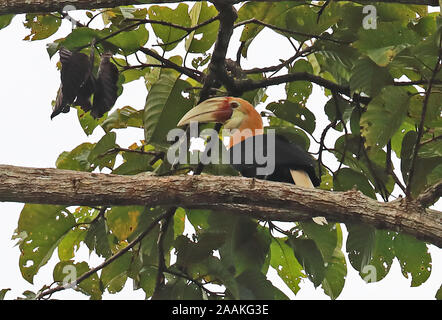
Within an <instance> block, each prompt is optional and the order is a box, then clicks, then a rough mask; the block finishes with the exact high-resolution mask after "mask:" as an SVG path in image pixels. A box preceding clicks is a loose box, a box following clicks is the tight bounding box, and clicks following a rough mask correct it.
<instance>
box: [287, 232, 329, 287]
mask: <svg viewBox="0 0 442 320" xmlns="http://www.w3.org/2000/svg"><path fill="white" fill-rule="evenodd" d="M289 243H290V245H291V247H292V248H293V250H294V252H295V257H296V259H297V260H298V261H299V263H300V264H301V265H302V267H303V269H304V270H305V272H306V273H307V275H308V278H309V279H310V280H311V281H312V282H313V285H314V286H315V287H317V286H319V285H320V284H321V282H322V280H324V277H325V266H324V259H323V258H322V254H321V252H320V251H319V249H318V247H317V246H316V243H315V241H313V240H310V239H290V241H289Z"/></svg>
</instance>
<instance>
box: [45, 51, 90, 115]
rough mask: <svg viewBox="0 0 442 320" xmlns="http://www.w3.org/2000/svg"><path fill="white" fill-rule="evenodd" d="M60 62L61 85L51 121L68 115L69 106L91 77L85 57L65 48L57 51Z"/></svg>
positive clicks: (87, 59) (87, 58) (88, 60)
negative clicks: (65, 114)
mask: <svg viewBox="0 0 442 320" xmlns="http://www.w3.org/2000/svg"><path fill="white" fill-rule="evenodd" d="M59 54H60V62H61V84H60V88H59V89H58V93H57V98H56V100H55V106H54V108H53V110H52V114H51V119H53V118H54V117H55V116H57V115H59V114H60V113H62V112H63V113H68V112H69V109H70V105H72V104H73V103H74V100H75V99H76V98H77V95H78V92H79V91H80V88H81V87H82V86H83V85H84V84H85V83H86V82H87V80H88V78H89V77H90V75H91V71H92V65H91V62H90V59H89V57H88V56H87V55H85V54H84V53H81V52H71V51H69V50H67V49H65V48H61V49H60V51H59Z"/></svg>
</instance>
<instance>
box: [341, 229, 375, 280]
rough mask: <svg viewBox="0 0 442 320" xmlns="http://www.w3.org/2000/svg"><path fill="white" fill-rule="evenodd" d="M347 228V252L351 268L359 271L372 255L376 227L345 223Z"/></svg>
mask: <svg viewBox="0 0 442 320" xmlns="http://www.w3.org/2000/svg"><path fill="white" fill-rule="evenodd" d="M346 227H347V230H348V237H347V244H346V248H347V253H348V260H349V261H350V263H351V265H352V266H353V268H355V269H356V270H358V271H359V272H360V271H361V270H363V269H364V267H365V266H366V265H368V264H369V263H370V261H371V259H372V257H373V251H374V246H375V243H376V242H375V236H376V229H375V228H373V227H371V226H368V225H362V224H349V223H347V224H346Z"/></svg>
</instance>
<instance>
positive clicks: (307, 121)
mask: <svg viewBox="0 0 442 320" xmlns="http://www.w3.org/2000/svg"><path fill="white" fill-rule="evenodd" d="M267 109H269V110H270V111H272V112H273V113H274V114H275V115H276V116H277V117H278V118H280V119H283V120H285V121H289V122H291V123H293V124H294V125H297V126H298V127H300V128H302V129H304V130H305V131H307V132H309V133H313V131H315V127H316V119H315V115H314V114H313V113H312V112H311V111H310V110H309V109H307V108H306V107H304V106H302V105H301V104H299V103H296V102H292V101H289V100H282V101H280V102H279V103H278V102H272V103H270V104H269V105H268V106H267Z"/></svg>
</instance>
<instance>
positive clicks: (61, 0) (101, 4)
mask: <svg viewBox="0 0 442 320" xmlns="http://www.w3.org/2000/svg"><path fill="white" fill-rule="evenodd" d="M184 1H186V0H151V1H137V0H56V1H49V0H1V1H0V14H6V13H38V12H55V11H61V10H62V9H63V8H64V7H65V6H67V5H72V6H75V8H77V9H98V8H113V7H117V6H124V5H135V4H143V3H149V4H162V3H179V2H184ZM192 1H193V2H200V1H202V0H192ZM253 1H255V2H263V1H267V2H279V1H282V0H253ZM335 1H344V0H335ZM226 2H227V1H226ZM233 2H234V3H240V2H244V0H236V1H233ZM358 2H360V3H364V2H366V3H367V4H372V3H373V2H372V1H368V0H367V1H365V0H360V1H358ZM375 2H389V3H406V4H421V5H429V6H438V5H439V4H438V0H378V1H375Z"/></svg>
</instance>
